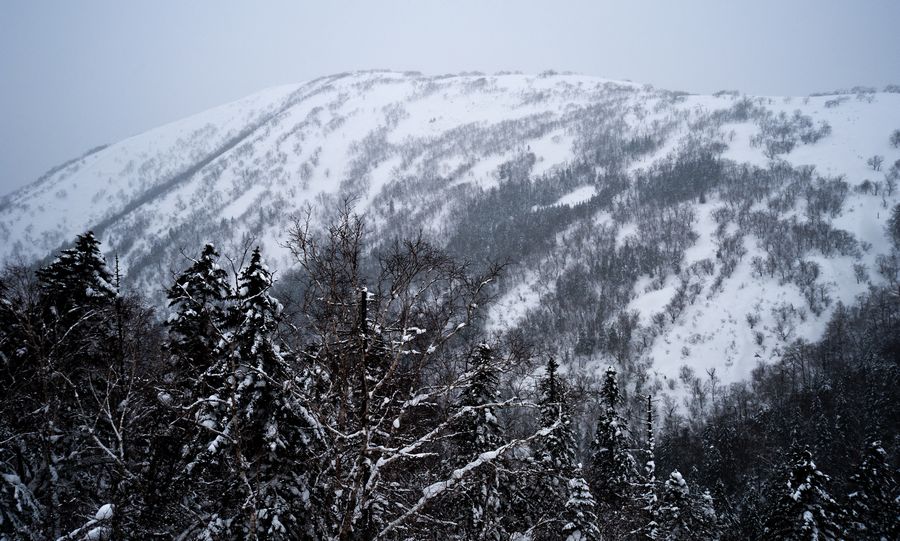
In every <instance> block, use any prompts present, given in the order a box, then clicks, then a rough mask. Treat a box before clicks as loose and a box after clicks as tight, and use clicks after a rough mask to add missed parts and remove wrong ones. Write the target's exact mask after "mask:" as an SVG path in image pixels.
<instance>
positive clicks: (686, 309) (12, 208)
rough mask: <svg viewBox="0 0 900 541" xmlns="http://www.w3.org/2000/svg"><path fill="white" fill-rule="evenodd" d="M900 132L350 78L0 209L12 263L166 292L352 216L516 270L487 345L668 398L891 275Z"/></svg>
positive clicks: (216, 114) (773, 353)
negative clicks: (207, 252)
mask: <svg viewBox="0 0 900 541" xmlns="http://www.w3.org/2000/svg"><path fill="white" fill-rule="evenodd" d="M888 90H894V89H893V88H890V89H888ZM898 128H900V93H896V92H876V91H875V90H874V89H865V88H855V89H853V90H852V91H850V92H836V93H830V94H827V95H820V96H811V97H793V98H782V97H750V96H744V95H741V94H739V93H738V92H733V91H723V92H719V93H716V94H715V95H711V96H701V95H690V94H686V93H682V92H671V91H666V90H659V89H654V88H652V87H650V86H647V85H640V84H635V83H631V82H623V81H610V80H605V79H598V78H593V77H586V76H580V75H560V74H555V73H545V74H541V75H538V76H529V75H521V74H497V75H483V74H477V73H474V74H460V75H447V76H438V77H427V76H422V75H420V74H418V73H393V72H364V73H349V74H339V75H333V76H329V77H323V78H320V79H316V80H314V81H310V82H307V83H303V84H299V85H289V86H283V87H278V88H272V89H268V90H265V91H262V92H260V93H257V94H254V95H252V96H249V97H247V98H245V99H242V100H239V101H236V102H234V103H230V104H227V105H223V106H221V107H218V108H215V109H212V110H209V111H206V112H203V113H200V114H198V115H195V116H192V117H190V118H187V119H184V120H182V121H179V122H175V123H172V124H168V125H165V126H162V127H159V128H157V129H154V130H151V131H148V132H146V133H143V134H140V135H137V136H134V137H131V138H129V139H126V140H124V141H121V142H118V143H115V144H112V145H109V146H106V147H102V148H99V149H95V150H93V151H91V152H89V153H88V154H86V155H84V156H82V157H80V158H78V159H76V160H73V161H70V162H68V163H66V164H64V165H62V166H60V167H57V168H55V169H54V170H52V171H50V172H49V173H47V174H46V175H45V176H43V177H42V178H41V179H39V180H38V181H36V182H35V183H33V184H31V185H29V186H27V187H25V188H22V189H21V190H19V191H17V192H15V193H13V194H10V195H9V196H7V197H5V198H4V199H3V200H0V261H5V262H10V261H25V262H29V261H36V260H38V259H40V258H42V257H44V256H46V255H47V254H49V253H51V252H52V251H54V250H56V249H58V248H59V247H61V246H62V245H63V244H65V243H66V242H69V241H71V239H73V238H74V236H75V235H76V234H77V233H80V232H83V231H85V230H88V229H93V230H94V231H95V232H96V233H97V234H98V235H99V236H100V237H101V238H102V240H103V242H104V246H105V248H106V249H107V250H108V252H109V253H110V254H112V253H116V254H118V256H119V258H120V261H121V264H122V265H123V267H124V268H125V269H126V270H127V274H128V282H129V283H131V284H134V285H135V286H136V287H140V288H143V289H145V290H148V291H151V292H152V291H156V292H158V291H160V290H161V288H163V287H165V286H166V285H167V284H168V282H169V281H170V277H171V271H172V270H173V269H179V268H181V267H183V266H184V259H183V256H182V252H184V253H188V254H194V253H196V252H197V250H198V248H199V246H200V245H201V243H202V242H204V241H207V240H211V241H214V242H216V243H217V244H219V246H220V247H221V249H222V251H223V252H225V253H228V252H229V251H237V249H238V248H237V247H238V246H240V245H241V244H242V243H243V242H245V241H246V239H247V238H248V237H252V238H253V240H254V241H255V242H257V243H258V244H261V245H262V246H263V249H264V250H265V252H266V254H267V257H268V259H269V261H270V264H272V265H273V266H276V267H278V268H280V269H287V268H289V267H290V257H289V254H288V251H287V250H286V249H285V248H284V247H282V245H281V242H280V241H281V239H282V238H283V235H284V232H285V229H286V228H287V227H288V226H289V225H290V224H291V220H292V218H293V217H294V216H296V215H297V214H298V213H299V212H301V211H302V210H303V209H304V208H305V207H306V206H307V205H312V208H313V209H314V215H315V216H316V217H317V219H319V220H324V219H327V216H328V215H329V213H330V212H332V211H333V209H334V208H335V207H336V206H337V205H338V204H339V202H340V201H342V200H344V199H345V198H346V197H354V198H356V205H357V209H358V210H359V211H362V212H364V213H366V215H367V216H368V218H369V223H370V224H371V226H372V229H373V232H372V235H371V236H370V238H371V239H372V242H373V243H377V242H378V239H387V238H393V237H396V236H406V235H415V234H416V233H417V232H419V231H423V232H424V233H425V234H426V236H428V237H429V238H431V239H433V240H435V241H436V242H438V243H439V244H442V245H444V246H445V247H447V248H448V249H449V250H451V251H452V252H455V253H457V254H459V255H463V256H467V257H470V258H472V259H474V260H476V261H478V260H483V259H485V258H509V259H510V260H511V261H512V262H513V264H512V265H511V266H510V267H509V271H508V274H507V278H506V279H505V281H504V283H502V284H500V285H499V289H498V301H497V303H496V304H495V305H494V306H492V307H491V308H490V309H489V311H488V313H487V318H486V320H485V326H486V328H487V329H488V330H491V331H503V330H511V329H520V330H523V331H525V332H528V333H531V335H532V336H540V337H541V338H542V340H544V341H545V342H547V343H548V349H550V350H556V351H557V352H558V353H559V354H560V355H562V356H566V357H568V359H569V366H570V367H572V368H574V369H577V368H583V369H585V370H588V371H591V370H594V368H595V367H599V366H605V365H606V364H607V363H609V362H617V363H619V364H620V365H622V366H636V367H640V366H643V367H648V368H649V369H650V371H651V373H655V374H656V376H657V377H658V381H659V382H660V384H661V385H663V386H669V387H670V388H671V389H673V390H674V389H679V388H684V387H687V386H690V385H691V384H692V382H695V381H697V378H707V377H710V376H708V371H710V370H711V369H713V368H715V371H716V372H715V377H717V378H719V380H720V381H723V382H729V381H735V380H738V379H741V378H744V377H746V376H747V375H748V374H749V371H750V370H751V369H752V368H753V367H754V366H755V365H756V363H757V362H758V361H759V360H766V359H771V358H774V357H777V356H780V355H782V354H783V353H784V352H785V351H786V348H788V347H790V344H792V343H793V342H794V341H795V340H796V339H798V338H804V339H815V338H816V337H818V336H819V335H820V334H821V332H822V331H823V329H824V326H825V324H826V322H827V320H828V318H829V317H830V315H831V313H832V312H833V310H834V309H835V307H836V306H837V305H838V302H844V303H850V302H852V301H853V300H854V298H855V296H856V295H858V294H860V293H862V292H863V291H865V290H866V289H867V287H868V284H869V283H876V282H880V281H883V280H884V279H885V278H884V276H885V275H886V274H890V272H892V270H891V268H890V265H891V262H890V261H887V260H885V258H879V255H881V254H884V253H887V252H888V240H887V238H886V235H885V230H884V223H885V220H886V219H887V217H888V215H889V213H890V210H891V209H892V208H893V207H894V205H896V204H897V202H898V197H900V195H898V190H897V189H895V188H894V185H895V184H896V178H897V176H898V175H900V173H898V172H897V167H894V166H893V164H894V163H895V162H896V161H897V160H900V149H898V148H894V147H893V146H891V144H890V141H889V138H890V135H891V133H892V132H893V131H894V130H896V129H898ZM875 156H880V157H882V158H883V163H878V160H877V159H875V160H873V157H875ZM892 167H893V168H892ZM885 266H887V268H886V267H885ZM893 272H896V270H894V271H893ZM151 294H152V293H151ZM683 366H687V367H689V368H690V369H691V370H692V371H693V374H691V370H684V369H683V368H682V367H683Z"/></svg>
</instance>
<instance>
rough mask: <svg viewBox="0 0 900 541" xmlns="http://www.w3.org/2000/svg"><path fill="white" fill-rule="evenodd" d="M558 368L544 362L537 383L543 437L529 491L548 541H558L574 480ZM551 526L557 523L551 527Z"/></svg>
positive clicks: (572, 445) (572, 440) (566, 410)
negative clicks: (544, 364)
mask: <svg viewBox="0 0 900 541" xmlns="http://www.w3.org/2000/svg"><path fill="white" fill-rule="evenodd" d="M558 367H559V365H558V364H557V363H556V361H555V360H554V359H553V358H552V357H551V358H550V359H549V360H548V361H547V368H546V372H545V374H544V377H543V378H542V379H541V380H540V382H539V383H538V391H539V392H540V396H541V398H540V400H539V402H538V406H539V408H540V423H541V427H542V428H543V429H544V430H548V433H547V435H546V436H545V437H544V438H543V440H542V441H541V442H540V448H539V449H538V453H537V459H536V467H537V479H536V482H535V483H534V487H533V494H534V495H533V497H532V498H533V501H532V502H531V504H532V505H533V506H535V507H536V508H535V509H534V510H533V513H534V515H533V517H532V518H536V522H540V521H541V520H543V521H546V524H545V529H546V530H548V532H547V533H546V534H545V535H546V536H547V537H548V538H549V539H555V538H558V537H559V535H558V534H552V533H550V532H551V531H555V532H560V531H561V527H562V526H563V525H565V524H566V522H564V521H563V516H562V514H563V511H564V510H565V503H566V501H567V500H568V498H569V494H568V483H569V480H570V479H572V478H574V477H575V470H576V468H575V466H576V465H575V436H574V434H573V432H572V419H571V412H570V411H569V404H568V400H567V399H568V397H567V389H566V384H565V381H564V380H563V379H562V378H561V377H560V375H559V372H558V371H557V369H558ZM554 523H560V524H559V526H555V525H554Z"/></svg>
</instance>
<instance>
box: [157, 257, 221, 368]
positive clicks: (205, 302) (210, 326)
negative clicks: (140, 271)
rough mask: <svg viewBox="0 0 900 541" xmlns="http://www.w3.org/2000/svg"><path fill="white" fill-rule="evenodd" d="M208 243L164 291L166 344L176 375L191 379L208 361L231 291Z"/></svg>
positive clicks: (218, 333)
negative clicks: (177, 371)
mask: <svg viewBox="0 0 900 541" xmlns="http://www.w3.org/2000/svg"><path fill="white" fill-rule="evenodd" d="M218 257H219V254H218V253H217V252H216V249H215V247H214V246H213V245H212V244H207V245H206V246H204V247H203V252H202V253H201V254H200V258H199V259H196V260H194V262H193V263H192V264H191V266H190V267H188V268H187V269H185V270H184V272H182V273H181V274H180V275H179V276H178V277H177V278H176V279H175V283H174V284H172V287H170V288H169V290H168V292H167V297H168V299H169V307H170V309H171V310H172V315H171V317H170V318H169V320H168V321H167V322H166V325H167V327H168V328H169V342H168V348H169V351H171V352H172V355H173V356H174V358H175V359H176V361H177V362H178V365H179V368H180V370H179V372H181V373H180V374H179V376H180V377H182V378H186V379H188V380H191V381H192V380H194V379H195V378H197V377H198V376H199V375H200V374H202V373H203V371H205V370H206V369H207V368H208V367H209V365H210V364H211V363H212V360H213V357H214V355H215V352H216V348H217V346H218V343H219V341H220V339H221V337H222V333H223V332H224V331H225V330H226V329H225V327H224V325H225V310H224V303H225V300H226V299H227V298H228V297H229V296H230V295H231V288H230V287H229V285H228V274H227V273H226V272H225V270H224V269H221V268H219V266H218V265H217V264H216V259H217V258H218Z"/></svg>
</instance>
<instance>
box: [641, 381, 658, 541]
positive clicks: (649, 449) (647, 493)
mask: <svg viewBox="0 0 900 541" xmlns="http://www.w3.org/2000/svg"><path fill="white" fill-rule="evenodd" d="M653 413H654V409H653V395H649V394H648V395H647V421H646V426H645V429H646V431H647V441H646V446H645V448H644V453H645V454H646V456H647V460H646V462H645V463H644V483H643V487H642V489H643V490H642V492H641V495H640V499H641V502H642V504H643V507H642V510H643V518H642V522H643V523H642V524H641V525H640V527H639V528H638V529H637V530H636V533H637V534H638V536H639V537H640V538H642V539H658V538H659V497H658V492H659V490H658V487H657V483H656V437H655V436H654V430H653Z"/></svg>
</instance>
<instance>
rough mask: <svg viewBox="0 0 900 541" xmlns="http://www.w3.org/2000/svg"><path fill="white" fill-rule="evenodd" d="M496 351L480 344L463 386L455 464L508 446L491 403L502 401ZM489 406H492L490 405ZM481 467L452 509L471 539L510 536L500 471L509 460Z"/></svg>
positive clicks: (456, 465) (503, 482)
mask: <svg viewBox="0 0 900 541" xmlns="http://www.w3.org/2000/svg"><path fill="white" fill-rule="evenodd" d="M492 356H493V352H492V351H491V348H490V346H488V345H487V344H486V343H481V344H479V345H478V346H477V347H476V351H475V355H474V356H473V357H474V358H473V361H474V362H473V366H472V369H471V372H472V377H471V379H470V380H469V383H468V385H467V386H466V387H465V388H464V389H463V390H462V392H461V393H460V397H459V405H458V407H459V408H461V409H462V410H463V412H464V413H463V415H462V416H461V418H460V420H459V422H458V423H457V424H456V427H455V431H454V432H455V433H456V434H457V436H456V438H455V445H454V459H455V460H451V461H450V462H451V464H452V465H453V467H459V466H462V465H463V464H464V463H466V462H468V461H471V460H475V459H476V458H478V456H479V455H480V454H482V453H486V452H489V451H492V450H494V449H496V448H498V447H500V446H501V445H502V444H503V433H502V428H501V426H500V423H499V421H498V419H497V417H496V413H497V411H496V408H495V407H490V406H487V405H489V404H493V403H496V402H497V399H498V395H499V392H498V390H497V386H498V385H499V374H498V373H497V369H496V367H495V366H494V362H493V358H492ZM486 406H487V407H486ZM498 461H499V463H497V462H492V463H490V464H488V465H486V466H483V467H481V468H480V469H478V470H477V471H476V472H475V474H474V475H472V477H471V478H470V479H468V480H466V481H465V482H464V483H463V484H462V485H461V487H460V489H459V490H457V491H456V494H455V495H454V496H453V500H454V502H453V503H452V504H450V505H449V506H448V507H451V508H455V509H456V511H455V514H456V515H457V517H458V520H459V526H460V529H461V533H462V535H463V536H464V537H465V538H466V539H478V540H500V539H505V538H507V537H508V536H507V534H506V532H505V531H504V529H503V526H502V519H503V516H502V514H501V503H502V501H503V500H505V498H504V495H503V494H501V490H502V488H503V487H504V486H505V485H506V482H505V481H506V479H505V478H504V475H503V474H502V472H501V470H500V466H501V464H502V461H503V459H502V458H500V459H498Z"/></svg>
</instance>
